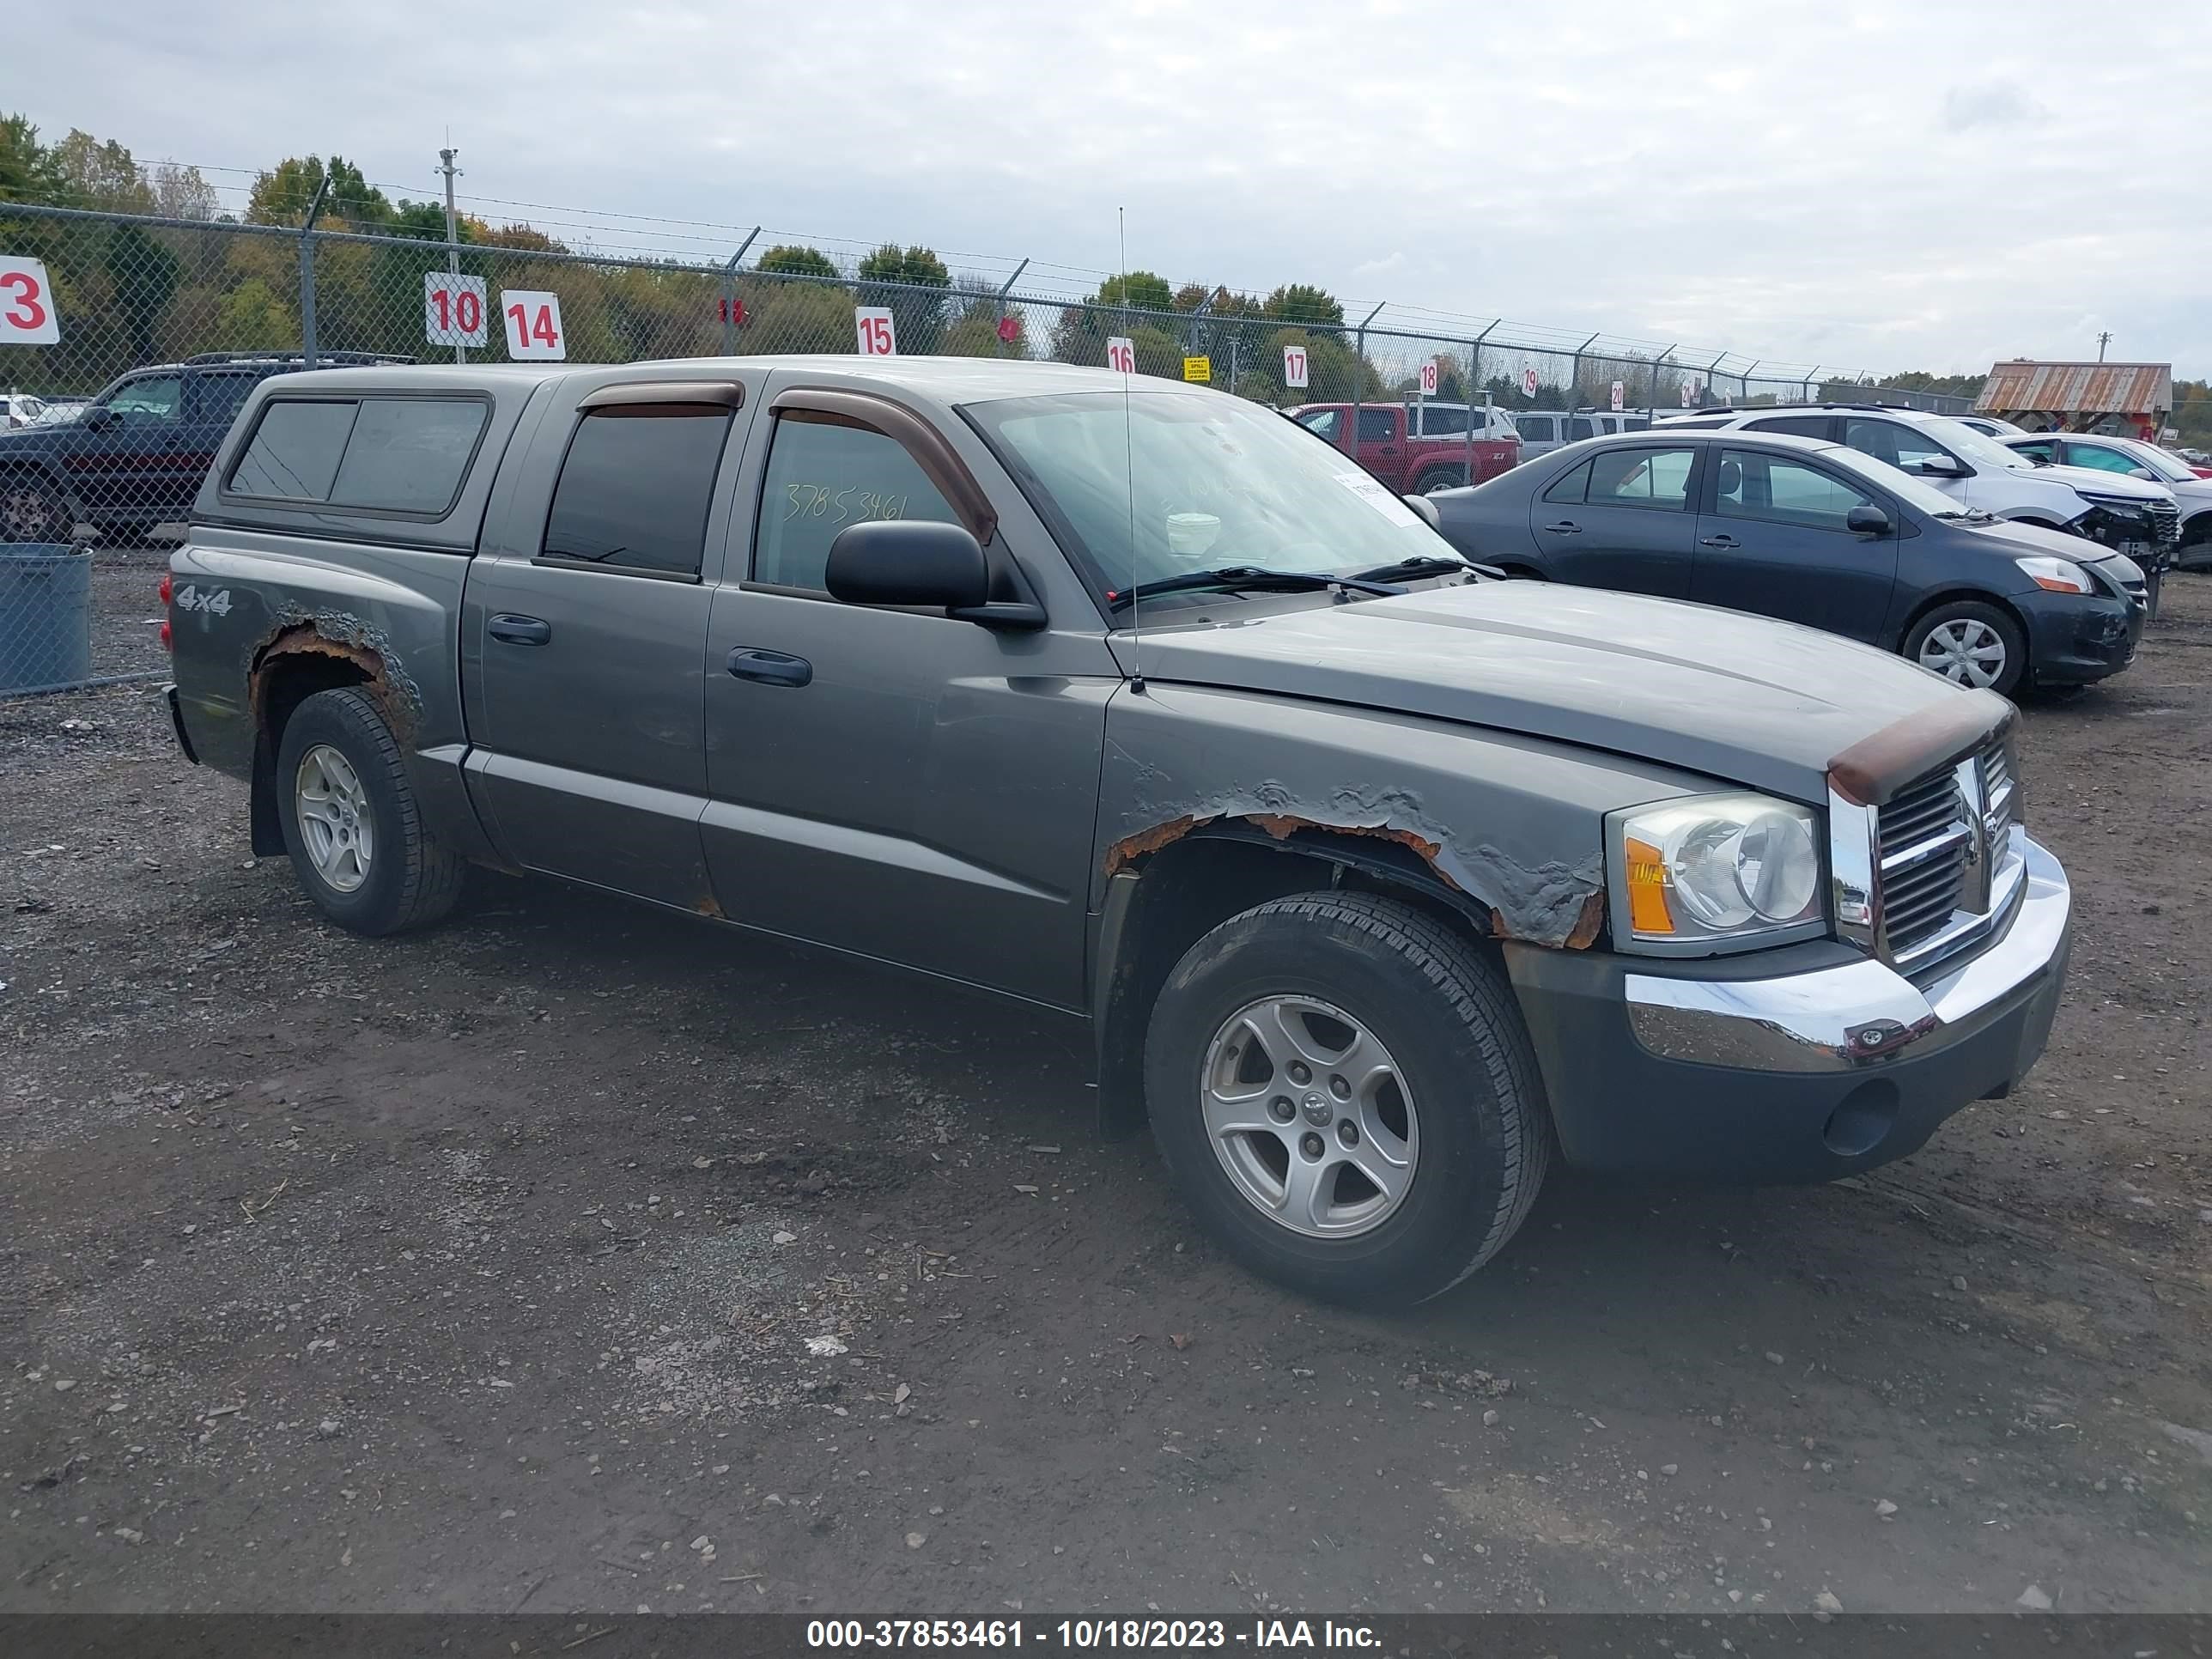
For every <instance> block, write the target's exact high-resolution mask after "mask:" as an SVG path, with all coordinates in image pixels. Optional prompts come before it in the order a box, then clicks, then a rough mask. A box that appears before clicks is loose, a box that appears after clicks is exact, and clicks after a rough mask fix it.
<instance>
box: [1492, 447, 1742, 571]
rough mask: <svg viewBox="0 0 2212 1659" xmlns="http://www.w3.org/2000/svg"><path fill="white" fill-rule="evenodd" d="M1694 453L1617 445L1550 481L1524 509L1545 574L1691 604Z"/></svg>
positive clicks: (1696, 455)
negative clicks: (1652, 594) (1656, 595)
mask: <svg viewBox="0 0 2212 1659" xmlns="http://www.w3.org/2000/svg"><path fill="white" fill-rule="evenodd" d="M1699 453H1700V451H1699V447H1698V446H1697V445H1695V444H1690V443H1684V444H1680V445H1674V444H1655V443H1620V444H1614V445H1612V446H1610V447H1607V448H1603V449H1600V450H1598V451H1597V452H1596V453H1594V454H1591V455H1589V456H1587V457H1585V458H1584V459H1583V462H1582V464H1581V465H1578V466H1577V467H1575V468H1573V469H1572V470H1571V471H1568V472H1566V473H1565V474H1564V475H1562V476H1561V477H1558V478H1555V479H1553V481H1552V483H1550V484H1548V485H1547V486H1546V487H1545V489H1543V490H1542V491H1541V493H1540V494H1539V495H1537V496H1536V498H1535V499H1534V501H1532V502H1531V503H1530V506H1529V513H1530V517H1529V528H1530V530H1531V532H1533V534H1534V538H1535V542H1536V548H1537V551H1538V552H1539V553H1540V554H1541V556H1542V557H1543V561H1544V566H1545V570H1546V574H1549V575H1550V576H1552V577H1553V579H1554V580H1559V581H1566V582H1574V583H1577V584H1578V585H1580V586H1584V587H1612V588H1618V589H1620V590H1621V591H1622V592H1629V593H1656V594H1658V595H1660V596H1661V597H1662V598H1666V599H1686V598H1688V597H1689V593H1690V573H1691V566H1692V560H1693V556H1694V554H1695V552H1696V549H1697V532H1698V520H1697V515H1696V513H1694V512H1693V511H1692V507H1691V503H1692V501H1694V500H1695V496H1694V495H1693V493H1692V492H1693V490H1694V488H1695V486H1696V483H1697V468H1698V463H1699Z"/></svg>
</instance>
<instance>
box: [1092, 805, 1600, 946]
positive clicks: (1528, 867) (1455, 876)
mask: <svg viewBox="0 0 2212 1659" xmlns="http://www.w3.org/2000/svg"><path fill="white" fill-rule="evenodd" d="M1258 793H1259V795H1260V798H1259V799H1234V800H1228V801H1222V802H1209V803H1206V805H1205V806H1204V807H1202V808H1200V809H1199V810H1196V811H1185V812H1181V813H1177V814H1176V816H1174V817H1169V818H1165V819H1163V820H1162V821H1160V822H1159V823H1154V824H1152V825H1151V826H1149V827H1147V828H1146V829H1139V830H1137V831H1135V832H1134V833H1133V834H1130V835H1127V836H1123V837H1121V839H1120V840H1118V841H1116V842H1114V843H1113V844H1112V845H1111V846H1110V847H1109V848H1107V849H1106V859H1105V873H1106V874H1107V875H1108V876H1109V878H1110V877H1112V876H1115V875H1117V874H1119V873H1121V872H1123V871H1125V870H1128V869H1130V868H1132V867H1133V866H1136V865H1139V864H1140V863H1142V862H1143V861H1144V860H1146V859H1147V858H1149V857H1150V856H1151V855H1152V854H1155V853H1158V851H1160V850H1161V849H1162V848H1165V847H1169V846H1172V845H1173V844H1174V843H1175V842H1178V841H1181V840H1182V839H1183V838H1184V837H1186V836H1189V835H1191V834H1193V833H1194V832H1195V831H1197V830H1200V829H1206V828H1207V827H1209V826H1214V825H1224V824H1231V823H1240V824H1247V825H1249V826H1250V827H1251V828H1253V829H1257V830H1259V831H1260V832H1261V833H1262V834H1263V835H1266V836H1269V837H1271V838H1272V839H1273V840H1275V841H1278V842H1289V841H1290V840H1291V838H1292V837H1293V836H1297V835H1299V834H1300V833H1302V832H1304V831H1318V832H1321V833H1324V834H1328V835H1334V836H1368V837H1372V838H1375V839H1377V840H1381V841H1387V842H1392V843H1394V844H1395V845H1397V846H1400V847H1403V848H1406V849H1407V851H1409V852H1411V853H1412V854H1413V855H1414V856H1415V857H1417V858H1418V859H1419V860H1421V862H1422V863H1423V864H1424V865H1425V866H1427V868H1428V870H1429V872H1431V874H1432V875H1434V876H1435V877H1436V878H1437V880H1438V881H1440V882H1441V883H1443V885H1444V886H1445V887H1447V888H1449V890H1451V891H1452V892H1454V893H1456V894H1460V895H1463V896H1466V897H1468V898H1471V899H1473V900H1474V901H1476V902H1477V903H1478V905H1480V907H1481V908H1482V909H1484V910H1486V911H1487V912H1488V914H1489V918H1490V933H1491V935H1492V937H1493V938H1496V939H1515V940H1518V941H1521V942H1522V943H1525V944H1529V945H1544V946H1547V947H1550V948H1553V949H1559V950H1568V951H1586V950H1588V949H1589V947H1590V946H1591V945H1595V943H1596V942H1597V939H1598V936H1599V934H1600V933H1602V932H1603V931H1604V927H1605V913H1606V903H1605V878H1604V868H1603V864H1602V861H1601V859H1600V858H1599V857H1597V856H1595V855H1593V856H1592V857H1591V858H1590V859H1589V860H1586V861H1585V862H1584V863H1583V864H1582V865H1580V866H1570V865H1567V864H1565V863H1562V862H1561V861H1559V860H1556V859H1553V860H1544V861H1542V862H1540V863H1534V864H1532V863H1529V862H1527V861H1524V860H1519V859H1516V858H1515V857H1513V856H1512V855H1511V854H1508V853H1506V852H1504V850H1502V849H1500V848H1498V847H1496V846H1494V845H1492V844H1491V843H1490V842H1476V843H1473V844H1463V843H1461V842H1457V841H1455V839H1454V838H1453V837H1451V836H1448V835H1443V834H1440V833H1438V830H1437V826H1436V825H1434V824H1433V823H1430V822H1428V821H1427V820H1426V818H1425V817H1422V816H1421V815H1419V812H1418V809H1417V808H1411V807H1409V805H1408V804H1407V803H1406V802H1404V801H1403V800H1401V799H1398V798H1397V797H1395V796H1392V797H1389V798H1388V799H1379V798H1378V799H1375V800H1367V799H1352V798H1347V799H1340V800H1338V801H1336V802H1334V803H1333V805H1334V806H1337V807H1340V808H1342V809H1344V810H1343V811H1340V812H1338V811H1332V812H1330V813H1328V814H1327V815H1322V814H1314V813H1307V812H1296V811H1285V810H1283V809H1284V807H1285V805H1287V804H1288V803H1287V802H1285V800H1284V799H1281V796H1282V794H1283V792H1281V791H1279V790H1278V789H1274V788H1273V787H1270V788H1268V789H1267V790H1264V791H1261V792H1258ZM1340 793H1345V794H1346V796H1347V797H1349V796H1350V792H1340ZM1409 818H1410V819H1413V822H1410V823H1409V822H1407V821H1406V820H1407V819H1409Z"/></svg>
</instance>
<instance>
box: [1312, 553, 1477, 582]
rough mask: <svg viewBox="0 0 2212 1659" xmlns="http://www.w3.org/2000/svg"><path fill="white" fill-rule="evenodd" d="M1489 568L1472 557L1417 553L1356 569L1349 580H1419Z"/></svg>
mask: <svg viewBox="0 0 2212 1659" xmlns="http://www.w3.org/2000/svg"><path fill="white" fill-rule="evenodd" d="M1488 568H1489V567H1488V566H1486V565H1480V564H1477V563H1475V562H1474V561H1473V560H1471V559H1461V558H1453V557H1449V556H1445V555H1443V554H1438V553H1416V554H1415V555H1414V556H1413V557H1412V558H1410V559H1400V560H1397V561H1396V562H1394V563H1391V564H1378V565H1376V566H1375V567H1374V568H1372V569H1370V570H1355V571H1353V572H1352V575H1351V577H1350V578H1348V579H1347V580H1357V581H1367V582H1417V581H1419V580H1422V579H1423V578H1425V577H1428V576H1449V575H1452V574H1456V573H1457V572H1460V571H1481V570H1487V569H1488Z"/></svg>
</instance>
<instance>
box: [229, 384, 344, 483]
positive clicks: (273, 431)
mask: <svg viewBox="0 0 2212 1659" xmlns="http://www.w3.org/2000/svg"><path fill="white" fill-rule="evenodd" d="M354 409H355V405H353V404H349V403H308V402H305V401H302V400H300V399H296V398H271V399H270V401H269V402H268V403H266V404H263V405H262V407H261V421H260V423H259V424H258V426H256V427H255V428H253V441H252V443H250V444H248V445H246V453H244V454H243V455H240V457H239V458H238V465H235V466H234V467H232V468H231V469H230V482H229V483H228V485H227V486H226V487H227V488H228V489H231V490H233V491H234V492H235V493H237V494H238V495H274V496H276V497H278V498H279V499H281V500H284V501H322V500H325V498H326V497H328V496H329V495H330V493H331V479H333V478H335V477H337V472H338V459H339V458H340V457H341V456H343V454H344V453H345V447H346V438H347V435H349V434H350V433H351V432H352V431H353V420H354Z"/></svg>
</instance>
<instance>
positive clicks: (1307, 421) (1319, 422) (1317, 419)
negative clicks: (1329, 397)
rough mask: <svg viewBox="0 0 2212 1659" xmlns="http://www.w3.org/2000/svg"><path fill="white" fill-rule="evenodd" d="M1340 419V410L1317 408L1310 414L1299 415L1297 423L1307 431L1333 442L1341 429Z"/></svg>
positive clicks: (1341, 417)
mask: <svg viewBox="0 0 2212 1659" xmlns="http://www.w3.org/2000/svg"><path fill="white" fill-rule="evenodd" d="M1342 419H1343V416H1342V414H1341V412H1340V411H1339V410H1334V409H1317V410H1314V412H1313V413H1312V414H1310V415H1301V416H1298V424H1299V425H1300V426H1302V427H1304V428H1305V429H1306V430H1307V431H1309V432H1311V433H1314V434H1316V435H1318V436H1321V437H1323V438H1326V439H1328V441H1329V442H1331V443H1334V442H1335V441H1337V437H1338V435H1339V434H1340V432H1341V431H1342V429H1343V428H1341V426H1340V425H1339V422H1340V421H1341V420H1342Z"/></svg>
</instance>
